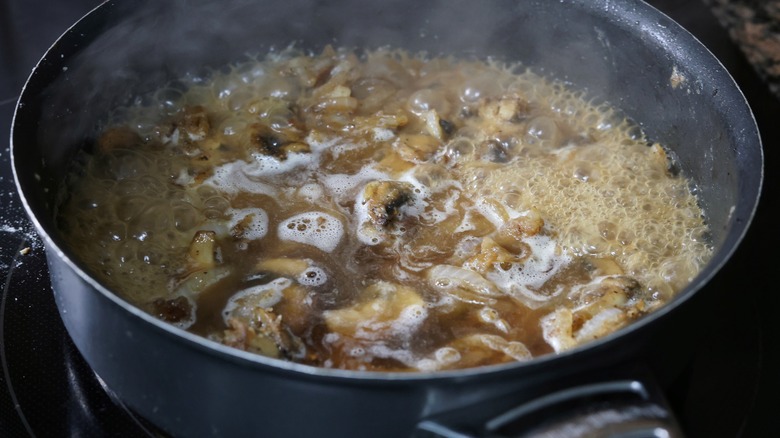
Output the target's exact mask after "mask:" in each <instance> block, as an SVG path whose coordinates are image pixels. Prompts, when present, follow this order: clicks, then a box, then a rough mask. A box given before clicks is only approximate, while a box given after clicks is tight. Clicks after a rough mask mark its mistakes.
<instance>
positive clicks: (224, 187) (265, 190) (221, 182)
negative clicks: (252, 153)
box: [203, 160, 278, 196]
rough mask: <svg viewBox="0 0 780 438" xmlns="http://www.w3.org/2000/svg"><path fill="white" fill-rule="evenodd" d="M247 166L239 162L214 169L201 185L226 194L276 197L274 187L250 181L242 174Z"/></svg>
mask: <svg viewBox="0 0 780 438" xmlns="http://www.w3.org/2000/svg"><path fill="white" fill-rule="evenodd" d="M247 166H249V164H247V163H246V162H244V161H241V160H239V161H233V162H230V163H226V164H223V165H221V166H219V167H216V168H215V169H214V174H213V175H212V176H210V177H209V178H208V179H206V181H204V182H203V184H205V185H210V186H212V187H214V188H215V189H217V190H219V191H220V192H222V193H226V194H236V193H240V192H246V193H256V194H264V195H268V196H276V195H277V193H278V191H277V189H276V188H275V187H274V186H272V185H270V184H266V183H264V182H260V181H256V180H253V179H250V178H249V177H248V176H247V174H246V173H245V172H244V169H246V167H247Z"/></svg>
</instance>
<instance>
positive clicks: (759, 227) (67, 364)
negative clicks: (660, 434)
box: [0, 0, 780, 437]
mask: <svg viewBox="0 0 780 438" xmlns="http://www.w3.org/2000/svg"><path fill="white" fill-rule="evenodd" d="M99 3H100V2H99V1H97V0H10V1H5V0H4V1H2V2H0V138H3V139H7V138H8V137H9V131H10V124H11V118H12V114H13V108H14V105H15V102H16V98H17V96H18V94H19V92H20V90H21V88H22V86H23V83H24V80H25V79H26V77H27V75H28V74H29V72H30V70H31V69H32V67H33V66H34V65H35V63H36V62H37V61H38V59H39V58H40V56H42V55H43V53H44V52H45V50H46V49H47V48H48V47H49V46H50V44H51V43H52V42H54V40H55V39H56V38H57V37H58V36H59V35H60V34H61V33H62V32H63V31H64V30H65V29H66V28H67V27H68V26H69V25H70V24H72V23H74V22H75V21H76V20H77V19H78V18H79V17H81V16H82V15H83V14H84V13H85V12H87V11H88V10H89V9H91V8H92V7H94V6H96V5H97V4H99ZM649 3H651V4H653V5H655V6H656V7H658V8H659V9H661V10H662V11H664V12H666V13H667V14H668V15H670V16H671V17H672V18H673V19H674V20H676V21H677V22H678V23H680V24H682V25H683V27H685V28H687V29H688V30H689V31H691V33H693V34H694V35H695V36H697V37H698V38H699V39H700V40H701V41H702V42H703V43H704V44H705V45H706V46H707V47H708V48H709V49H710V50H711V51H712V52H713V53H714V54H715V55H716V56H717V57H718V58H719V59H720V60H721V62H723V64H724V65H725V66H726V68H727V69H728V70H729V71H730V72H731V73H732V75H733V76H734V78H735V80H736V81H737V83H738V84H739V85H740V87H741V88H742V90H743V92H744V93H745V95H746V97H747V99H748V101H749V103H750V105H751V107H752V109H753V111H754V113H755V116H756V119H757V122H758V124H759V128H760V130H761V133H762V138H763V142H764V149H765V154H766V169H767V170H766V181H765V186H764V194H763V202H762V205H761V206H760V207H759V213H758V215H757V217H756V219H755V221H754V224H753V226H752V228H751V231H750V232H749V234H748V236H747V238H746V240H745V242H744V243H743V244H742V246H741V247H740V249H739V250H738V251H737V253H736V254H735V256H734V258H733V260H732V262H731V263H730V264H729V265H728V266H727V267H726V268H725V269H724V272H723V275H721V276H720V277H718V278H724V275H725V276H729V278H730V279H736V280H737V281H735V282H734V284H743V285H744V287H741V288H739V290H734V291H733V292H729V293H728V294H727V296H726V297H725V299H724V300H723V302H722V303H720V305H719V306H718V307H717V310H716V311H714V312H713V313H711V314H705V315H700V316H699V318H701V321H700V323H701V324H703V325H705V326H706V327H708V329H707V332H706V335H705V336H704V338H703V339H701V341H700V342H699V343H698V344H697V345H695V346H692V348H693V349H695V355H694V359H693V360H692V362H691V363H690V364H689V365H688V368H687V370H686V372H685V373H684V374H683V375H682V376H681V377H680V378H679V379H678V381H676V382H675V383H674V384H673V385H672V386H671V387H670V388H668V390H667V393H666V397H667V398H668V400H669V402H670V405H671V406H672V408H673V410H674V412H675V414H676V415H677V417H678V420H679V421H680V423H681V425H682V428H683V429H684V431H685V432H686V434H687V435H689V436H692V437H699V436H701V437H705V436H706V437H737V436H739V437H754V436H757V437H758V436H771V435H772V434H773V433H777V432H776V431H777V430H780V416H777V415H775V414H774V413H773V412H772V408H776V407H777V406H778V403H777V400H776V394H778V393H779V392H780V328H779V327H780V325H778V324H777V323H775V322H774V318H773V317H774V312H775V311H776V310H775V309H777V308H778V307H779V306H780V295H778V294H776V293H775V292H774V290H773V288H772V287H771V286H770V275H769V274H768V273H769V272H772V271H771V270H770V269H772V268H774V267H773V266H772V265H773V263H772V262H773V261H776V260H777V256H776V255H770V254H774V252H773V250H775V249H776V248H777V247H778V243H780V242H778V239H777V237H776V236H777V233H776V232H775V230H774V227H773V225H774V224H773V221H772V218H771V217H770V216H769V214H768V207H767V204H768V202H767V201H771V200H772V199H773V198H775V197H776V196H777V195H778V187H777V178H776V177H775V175H774V173H775V172H773V168H774V167H775V166H777V165H778V162H777V159H778V157H777V154H778V152H777V151H776V145H777V144H778V141H780V123H777V120H776V117H777V115H778V114H780V99H778V98H777V97H774V96H773V95H772V94H771V93H770V91H769V86H768V85H767V83H766V82H764V81H763V80H762V79H761V78H760V76H759V75H758V74H757V73H756V70H755V69H754V68H753V66H752V65H751V64H750V63H749V62H748V61H747V58H746V56H745V53H744V52H742V51H740V48H739V47H738V46H737V45H736V44H734V42H732V40H731V38H730V37H729V34H728V32H727V31H726V30H725V29H724V28H722V27H721V26H720V25H719V23H718V20H717V19H716V18H715V16H714V15H713V14H712V12H711V11H710V9H708V7H707V6H705V4H704V3H703V2H702V0H688V1H683V2H680V1H676V0H653V1H650V2H649ZM710 3H712V2H710ZM718 3H720V4H723V3H724V2H722V1H718ZM748 3H749V2H748ZM719 18H721V19H722V17H720V16H719ZM722 21H724V22H727V20H722ZM773 26H774V28H780V23H774V24H773ZM732 30H733V29H732ZM775 40H776V41H780V35H777V38H776V39H775ZM777 44H778V48H777V50H778V51H780V42H779V43H777ZM762 77H766V76H762ZM9 155H10V154H9V146H8V143H7V142H5V140H4V141H3V144H2V146H1V147H0V273H1V274H0V286H2V295H0V363H1V365H2V370H1V372H0V436H3V437H5V436H9V437H23V436H73V437H77V436H88V437H92V436H100V437H112V436H117V437H119V436H121V437H128V436H161V435H162V434H161V433H160V432H159V431H158V430H156V429H155V428H154V426H152V425H151V424H149V423H148V422H147V421H146V420H144V419H143V418H140V417H139V416H138V415H135V414H134V413H133V412H131V411H130V410H128V409H127V408H126V407H125V406H124V405H123V404H122V403H121V401H119V400H118V399H117V398H116V397H114V396H113V394H111V392H110V391H109V390H107V388H105V387H104V386H103V385H102V384H101V381H100V379H99V378H97V376H95V375H94V374H93V373H92V372H91V370H90V369H89V367H88V366H87V365H86V363H85V362H84V360H83V358H82V357H81V356H80V354H79V352H78V351H77V350H76V348H75V347H74V345H73V343H72V342H71V340H70V338H69V337H68V335H67V333H66V332H65V329H64V327H63V325H62V322H61V320H60V318H59V315H58V313H57V309H56V306H55V304H54V299H53V296H52V293H51V286H50V283H49V279H48V274H47V268H46V260H45V255H44V251H43V244H42V242H41V240H40V239H39V237H38V236H37V235H36V233H35V231H34V229H33V227H32V225H31V224H30V222H29V221H28V220H27V219H26V216H25V214H24V212H23V210H22V206H21V202H20V200H19V198H18V196H17V195H16V193H15V189H14V184H13V176H12V173H11V168H10V156H9ZM773 431H774V432H773Z"/></svg>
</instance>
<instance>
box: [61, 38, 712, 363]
mask: <svg viewBox="0 0 780 438" xmlns="http://www.w3.org/2000/svg"><path fill="white" fill-rule="evenodd" d="M147 101H148V100H147ZM151 101H152V102H153V104H152V105H140V104H139V105H137V106H131V107H127V108H121V109H118V110H117V112H116V114H114V115H113V116H112V118H111V120H110V123H108V125H107V128H106V129H105V130H104V131H103V133H102V134H101V136H100V137H99V138H98V139H97V140H96V141H95V145H94V147H93V148H91V150H90V151H89V152H85V153H84V156H83V157H82V158H83V160H81V163H82V164H81V165H80V166H79V168H78V169H75V170H74V172H73V174H72V177H71V178H70V180H69V183H68V184H67V190H66V193H65V194H64V197H63V198H64V201H63V203H62V204H61V205H60V208H59V212H58V221H59V223H60V228H61V230H62V231H63V234H64V236H65V238H66V239H67V240H68V242H69V243H70V245H71V246H72V248H73V250H74V251H75V252H76V253H77V255H78V256H79V257H80V258H81V259H82V260H83V261H84V262H85V263H86V264H87V265H88V266H89V267H90V268H91V269H92V270H93V272H94V273H95V275H96V276H97V277H98V278H99V279H100V280H101V281H102V282H104V283H105V284H106V285H107V286H109V287H111V288H112V289H114V290H116V291H117V292H118V293H119V294H120V295H121V296H123V297H125V298H126V299H128V300H129V301H131V302H133V303H135V304H137V305H138V306H139V307H141V308H143V309H145V310H147V311H149V312H150V313H152V314H154V315H156V316H158V317H160V318H161V319H163V320H167V321H169V322H171V323H173V324H176V325H178V326H180V327H182V328H186V329H188V330H190V331H192V332H193V333H197V334H199V335H202V336H205V337H208V338H210V339H213V340H215V341H217V342H221V343H224V344H226V345H230V346H233V347H236V348H241V349H245V350H248V351H253V352H257V353H258V354H264V355H268V356H272V357H279V358H282V359H286V360H293V361H297V362H301V363H307V364H312V365H316V366H325V367H335V368H347V369H362V370H374V371H397V370H410V371H413V370H422V371H432V370H440V369H451V368H466V367H473V366H481V365H489V364H496V363H503V362H509V361H525V360H530V359H531V358H533V357H536V356H540V355H544V354H548V353H551V352H555V351H557V352H560V351H564V350H567V349H570V348H573V347H575V346H577V345H580V344H582V343H585V342H588V341H589V340H591V339H595V338H598V337H601V336H604V335H606V334H608V333H611V332H612V331H614V330H617V329H619V328H620V327H622V326H624V325H625V324H628V323H630V322H631V321H633V320H635V319H637V318H639V317H641V316H642V315H644V314H646V313H648V312H651V311H652V310H654V309H656V308H658V307H659V306H661V305H662V304H664V303H665V302H666V301H668V300H669V299H670V298H671V297H672V296H674V294H676V293H677V292H679V291H680V290H682V289H683V288H684V287H685V285H686V284H687V283H688V282H690V281H691V280H692V279H693V277H694V276H695V275H696V274H697V273H698V271H699V270H700V269H701V267H702V266H703V265H704V264H705V263H706V261H707V260H708V259H709V257H710V255H711V248H710V246H709V244H708V243H707V241H706V239H705V238H704V236H706V234H707V227H706V224H705V222H704V219H703V212H702V211H701V209H700V208H699V206H698V205H697V201H696V198H695V196H694V195H693V194H692V192H691V190H690V186H691V183H690V182H689V181H688V180H686V179H685V178H684V177H682V176H679V175H676V174H675V172H672V171H671V163H670V160H669V158H668V156H667V151H666V150H665V149H664V148H663V147H662V146H660V145H657V144H648V142H647V140H646V139H645V138H644V136H643V135H642V134H641V132H639V130H638V129H637V127H636V126H635V125H633V124H631V123H629V122H628V121H626V120H624V119H622V118H621V117H619V116H618V114H617V113H616V112H615V111H613V110H612V109H610V108H609V107H607V106H605V105H593V104H591V103H589V102H587V101H585V100H584V99H583V97H582V96H581V95H580V94H578V93H575V92H572V91H570V90H568V89H567V88H566V87H564V86H563V85H561V84H559V83H554V82H550V81H548V80H546V79H545V78H543V77H540V76H538V75H535V74H533V73H531V72H529V71H522V70H521V69H520V68H519V67H517V66H503V65H497V64H494V63H485V62H481V61H464V60H456V59H444V58H437V59H428V58H425V57H423V56H413V55H411V54H408V53H405V52H403V51H387V50H380V51H376V52H370V53H367V54H365V55H363V56H362V57H358V56H357V55H356V54H354V53H353V52H350V51H347V50H334V49H332V48H327V49H326V50H324V51H323V53H321V54H318V55H304V54H301V53H299V52H297V51H295V50H292V49H291V50H286V51H283V52H281V53H273V54H271V55H269V56H268V57H266V58H264V59H255V58H252V59H249V60H247V61H245V62H242V63H239V64H236V65H234V66H232V67H231V68H230V69H228V70H226V71H223V72H215V73H214V75H213V76H212V77H210V78H209V79H208V80H206V81H197V82H193V83H191V84H189V86H188V87H186V89H181V88H175V89H174V88H164V89H161V90H160V91H159V92H157V93H156V94H155V95H154V96H152V98H151Z"/></svg>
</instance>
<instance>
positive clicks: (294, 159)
mask: <svg viewBox="0 0 780 438" xmlns="http://www.w3.org/2000/svg"><path fill="white" fill-rule="evenodd" d="M317 161H318V156H317V155H315V154H310V153H289V154H287V158H286V159H284V160H280V159H278V158H276V157H274V156H271V155H264V154H252V161H250V162H249V163H246V166H244V168H243V169H242V171H243V172H244V174H245V175H246V176H247V177H249V178H250V179H258V178H263V177H267V176H274V175H279V174H283V173H289V172H292V171H293V170H298V169H299V168H301V167H310V166H312V165H316V164H317Z"/></svg>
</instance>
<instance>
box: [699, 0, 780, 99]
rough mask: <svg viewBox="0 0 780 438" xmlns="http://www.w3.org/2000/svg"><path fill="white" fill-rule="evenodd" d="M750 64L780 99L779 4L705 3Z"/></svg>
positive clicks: (769, 0)
mask: <svg viewBox="0 0 780 438" xmlns="http://www.w3.org/2000/svg"><path fill="white" fill-rule="evenodd" d="M704 2H705V3H706V4H707V5H708V6H710V8H711V9H712V12H713V14H714V15H715V16H716V17H717V19H718V21H720V23H721V24H722V25H723V26H724V27H726V28H727V29H728V31H729V35H730V36H731V38H732V39H733V40H734V41H735V42H736V43H737V44H738V45H739V47H740V49H741V50H742V51H743V52H744V54H745V56H746V57H747V59H748V61H750V63H751V64H753V67H754V68H755V69H756V71H757V72H758V74H759V75H760V76H761V78H762V79H764V80H765V81H766V82H767V84H768V85H769V89H770V90H771V91H772V93H774V94H775V96H777V97H780V0H705V1H704Z"/></svg>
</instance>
